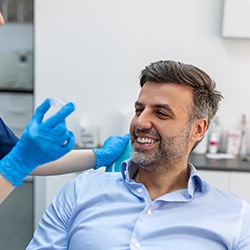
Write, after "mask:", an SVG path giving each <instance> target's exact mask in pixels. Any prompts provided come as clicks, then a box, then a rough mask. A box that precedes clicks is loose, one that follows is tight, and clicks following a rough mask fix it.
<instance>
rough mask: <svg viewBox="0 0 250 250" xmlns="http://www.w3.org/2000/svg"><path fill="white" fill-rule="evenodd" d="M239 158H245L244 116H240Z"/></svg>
mask: <svg viewBox="0 0 250 250" xmlns="http://www.w3.org/2000/svg"><path fill="white" fill-rule="evenodd" d="M240 158H241V159H243V160H244V159H246V158H247V121H246V115H245V114H243V115H242V120H241V139H240Z"/></svg>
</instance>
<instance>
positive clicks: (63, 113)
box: [43, 102, 75, 127]
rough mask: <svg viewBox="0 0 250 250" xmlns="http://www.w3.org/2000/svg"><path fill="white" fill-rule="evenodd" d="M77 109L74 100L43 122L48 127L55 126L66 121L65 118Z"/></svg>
mask: <svg viewBox="0 0 250 250" xmlns="http://www.w3.org/2000/svg"><path fill="white" fill-rule="evenodd" d="M74 110H75V105H74V104H73V103H72V102H69V103H67V104H66V105H65V106H63V107H62V108H61V109H60V110H59V111H58V112H57V113H55V114H54V115H53V116H51V117H50V118H48V119H47V120H45V121H44V122H43V123H44V125H46V126H48V127H55V126H56V125H57V124H59V123H61V122H64V120H65V118H66V117H67V116H68V115H70V114H71V113H72V112H73V111H74Z"/></svg>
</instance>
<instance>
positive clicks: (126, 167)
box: [121, 159, 204, 196]
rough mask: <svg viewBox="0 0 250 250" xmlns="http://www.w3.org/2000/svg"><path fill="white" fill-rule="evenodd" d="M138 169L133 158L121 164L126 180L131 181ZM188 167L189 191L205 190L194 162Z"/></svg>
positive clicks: (190, 192) (191, 193)
mask: <svg viewBox="0 0 250 250" xmlns="http://www.w3.org/2000/svg"><path fill="white" fill-rule="evenodd" d="M137 169H138V165H137V164H135V163H134V162H132V161H131V159H128V160H126V161H124V162H122V164H121V173H122V176H123V178H124V180H126V181H130V180H131V179H132V177H133V175H134V174H135V172H136V171H137ZM188 169H189V180H188V188H187V189H188V193H189V194H190V195H192V196H193V193H194V192H195V190H198V191H200V192H203V191H204V182H203V180H202V178H201V177H200V175H199V174H198V171H197V170H196V168H195V167H194V166H193V164H191V163H188Z"/></svg>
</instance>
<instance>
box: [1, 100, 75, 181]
mask: <svg viewBox="0 0 250 250" xmlns="http://www.w3.org/2000/svg"><path fill="white" fill-rule="evenodd" d="M49 108H50V99H46V100H45V101H44V102H43V103H42V104H41V105H40V106H39V107H38V108H37V109H36V112H35V114H34V116H33V117H32V119H31V121H30V123H29V124H28V126H27V127H26V129H25V130H24V133H23V135H22V137H21V138H20V140H19V141H18V142H17V144H16V146H15V147H14V148H13V149H12V150H11V151H10V153H9V154H8V155H6V156H5V157H4V158H3V159H2V160H1V161H0V173H1V174H2V175H3V176H4V177H5V178H6V179H8V180H9V181H10V182H11V183H12V184H13V185H14V186H20V185H22V181H23V179H24V178H25V177H26V176H27V175H28V174H29V173H31V172H32V171H33V170H34V168H36V167H37V166H39V165H42V164H45V163H47V162H50V161H54V160H56V159H58V158H60V157H61V156H63V155H64V154H66V153H68V152H69V151H70V150H71V149H72V148H73V147H74V144H75V138H74V135H73V133H72V132H70V131H68V130H67V128H66V125H65V118H66V117H67V116H68V115H69V114H71V113H72V112H73V111H74V109H75V107H74V104H73V103H68V104H66V105H65V106H64V107H63V108H61V110H59V111H58V112H57V113H56V114H54V115H53V116H51V117H50V118H48V119H47V120H45V121H43V117H44V114H45V113H46V112H47V111H48V109H49Z"/></svg>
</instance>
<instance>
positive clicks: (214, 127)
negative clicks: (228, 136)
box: [208, 117, 222, 154]
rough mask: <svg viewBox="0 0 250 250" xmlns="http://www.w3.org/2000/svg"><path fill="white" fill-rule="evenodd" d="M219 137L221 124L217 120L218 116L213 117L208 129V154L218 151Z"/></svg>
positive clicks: (220, 135)
mask: <svg viewBox="0 0 250 250" xmlns="http://www.w3.org/2000/svg"><path fill="white" fill-rule="evenodd" d="M221 137H222V126H221V124H220V122H219V118H218V117H215V118H214V120H213V121H212V123H211V125H210V129H209V139H208V152H209V153H210V154H216V153H218V151H219V145H220V142H221Z"/></svg>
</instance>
